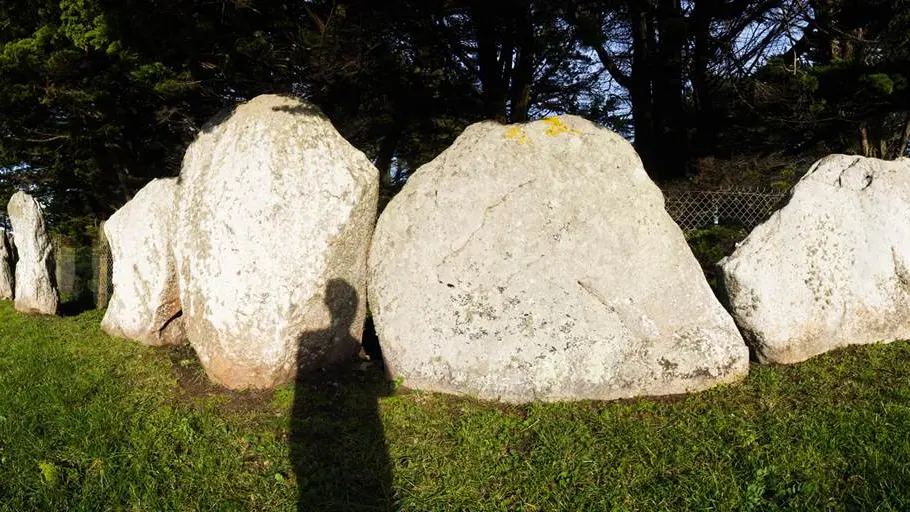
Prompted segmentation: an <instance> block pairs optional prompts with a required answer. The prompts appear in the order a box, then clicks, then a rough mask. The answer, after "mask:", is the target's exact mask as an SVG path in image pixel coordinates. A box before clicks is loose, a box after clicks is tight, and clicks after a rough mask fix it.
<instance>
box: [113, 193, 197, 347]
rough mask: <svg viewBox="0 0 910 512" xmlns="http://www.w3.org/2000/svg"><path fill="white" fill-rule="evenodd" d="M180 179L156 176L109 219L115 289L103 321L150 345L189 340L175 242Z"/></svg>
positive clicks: (118, 332)
mask: <svg viewBox="0 0 910 512" xmlns="http://www.w3.org/2000/svg"><path fill="white" fill-rule="evenodd" d="M177 193H178V188H177V180H176V179H174V178H169V179H159V180H154V181H152V182H151V183H149V184H148V185H146V186H145V187H143V188H142V190H140V191H139V192H138V193H137V194H136V195H135V197H133V199H132V200H130V201H129V202H128V203H126V204H125V205H123V207H122V208H120V209H119V210H117V212H116V213H114V215H112V216H111V218H110V219H109V220H108V221H107V222H106V223H105V224H104V234H105V237H106V238H107V240H108V243H109V245H110V248H111V256H112V257H113V261H114V268H113V284H114V293H113V295H112V296H111V299H110V302H109V303H108V306H107V312H106V313H105V314H104V319H103V320H102V321H101V328H102V329H103V330H104V331H105V332H107V333H108V334H110V335H112V336H119V337H121V338H129V339H133V340H136V341H138V342H140V343H143V344H146V345H174V344H179V343H181V342H183V340H184V339H185V336H184V332H183V319H182V318H181V316H180V309H181V308H180V293H179V288H178V286H177V265H176V263H175V262H174V255H173V244H174V235H175V234H176V228H177V216H176V213H175V208H174V206H175V205H176V203H177Z"/></svg>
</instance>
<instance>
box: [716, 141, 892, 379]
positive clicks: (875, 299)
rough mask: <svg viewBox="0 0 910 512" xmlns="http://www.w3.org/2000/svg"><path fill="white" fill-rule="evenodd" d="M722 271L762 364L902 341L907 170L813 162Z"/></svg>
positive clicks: (871, 162) (855, 160)
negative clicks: (857, 346)
mask: <svg viewBox="0 0 910 512" xmlns="http://www.w3.org/2000/svg"><path fill="white" fill-rule="evenodd" d="M720 267H721V271H722V275H723V279H724V285H725V288H726V291H727V294H728V297H729V301H730V305H731V310H732V312H733V315H734V318H735V319H736V322H737V324H738V325H739V326H740V328H741V329H742V331H743V334H744V335H745V337H746V339H747V341H748V342H749V344H750V345H751V346H752V347H753V348H754V350H755V353H756V355H757V357H758V359H759V360H760V361H763V362H775V363H795V362H798V361H803V360H805V359H808V358H810V357H812V356H814V355H817V354H821V353H822V352H826V351H829V350H831V349H834V348H837V347H843V346H846V345H852V344H864V343H873V342H879V341H890V340H895V339H908V338H910V160H906V159H903V160H899V161H896V162H889V161H884V160H876V159H872V158H863V157H858V156H847V155H832V156H829V157H827V158H824V159H822V160H820V161H819V162H817V163H816V164H815V165H814V166H813V167H812V169H811V170H810V171H809V172H808V174H806V175H805V176H804V177H803V178H802V179H801V180H800V181H799V183H797V185H796V186H795V187H794V188H793V192H792V196H791V197H790V200H789V202H788V203H787V205H786V206H784V207H783V208H782V209H780V210H779V211H777V212H776V213H774V215H772V216H771V218H770V219H769V220H768V221H767V222H765V223H763V224H761V225H760V226H758V227H756V228H755V229H754V230H753V231H752V233H750V234H749V236H748V237H747V238H746V239H745V240H744V241H743V242H742V243H741V244H740V245H739V247H738V248H737V249H736V251H734V253H733V254H732V255H731V256H729V257H728V258H725V259H723V260H721V262H720Z"/></svg>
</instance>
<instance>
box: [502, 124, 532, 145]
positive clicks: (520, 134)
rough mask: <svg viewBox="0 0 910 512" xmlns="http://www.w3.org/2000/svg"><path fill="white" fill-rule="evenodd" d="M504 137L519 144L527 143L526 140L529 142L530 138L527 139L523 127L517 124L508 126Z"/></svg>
mask: <svg viewBox="0 0 910 512" xmlns="http://www.w3.org/2000/svg"><path fill="white" fill-rule="evenodd" d="M506 138H507V139H512V140H514V141H517V142H518V143H519V144H527V143H528V142H531V140H530V139H528V134H527V133H525V131H524V128H522V127H521V126H517V125H516V126H510V127H509V128H508V129H507V130H506Z"/></svg>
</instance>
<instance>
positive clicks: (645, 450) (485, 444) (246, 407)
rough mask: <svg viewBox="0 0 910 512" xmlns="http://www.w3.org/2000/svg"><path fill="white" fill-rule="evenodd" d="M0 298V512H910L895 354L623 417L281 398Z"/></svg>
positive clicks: (905, 368) (344, 385)
mask: <svg viewBox="0 0 910 512" xmlns="http://www.w3.org/2000/svg"><path fill="white" fill-rule="evenodd" d="M100 320H101V313H100V312H97V311H94V312H89V313H84V314H82V315H80V316H76V317H70V318H32V317H25V316H20V315H18V314H16V313H14V312H13V310H12V307H11V305H10V304H9V303H7V302H3V303H0V510H11V511H22V510H36V509H37V510H54V511H57V510H112V509H113V510H155V511H157V510H181V511H183V510H257V511H259V510H296V509H298V507H299V510H398V509H401V510H410V511H424V510H516V511H525V510H527V511H530V510H547V511H549V510H646V511H654V510H667V509H672V510H685V509H691V510H707V509H712V510H737V511H738V510H774V509H786V510H910V343H894V344H890V345H879V346H868V347H862V348H858V349H850V350H844V351H839V352H837V353H833V354H828V355H825V356H822V357H818V358H816V359H814V360H812V361H809V362H806V363H804V364H800V365H795V366H791V367H777V366H756V367H754V368H753V370H752V374H751V375H750V377H749V378H748V379H747V380H746V381H745V383H743V384H741V385H737V386H729V387H724V388H720V389H715V390H712V391H708V392H704V393H700V394H697V395H692V396H687V397H678V398H667V399H641V400H635V401H628V402H611V403H593V402H582V403H574V404H537V405H530V406H523V407H515V406H504V405H498V404H490V403H483V402H478V401H475V400H470V399H463V398H454V397H448V396H442V395H434V394H429V393H419V392H398V393H392V392H390V390H389V388H388V386H387V385H386V384H384V383H383V381H382V379H381V377H380V374H379V371H378V369H377V368H376V367H375V366H373V365H372V364H371V363H367V362H363V363H359V364H355V365H353V366H352V367H351V368H348V369H346V370H341V371H338V372H335V373H332V374H325V375H321V376H318V378H314V379H312V380H310V381H306V382H300V383H298V384H297V385H296V388H297V389H296V390H295V389H294V387H288V388H284V389H279V390H277V391H275V392H260V393H231V392H226V391H222V390H219V389H218V388H215V387H213V386H211V385H209V384H207V383H206V381H205V378H204V375H203V374H202V372H201V370H200V368H199V366H198V363H197V362H196V361H195V360H194V359H193V358H192V354H191V352H190V351H189V350H188V349H186V348H183V349H152V348H146V347H142V346H139V345H136V344H134V343H130V342H125V341H121V340H115V339H112V338H110V337H108V336H106V335H104V334H103V333H101V331H100V329H99V327H98V324H99V322H100Z"/></svg>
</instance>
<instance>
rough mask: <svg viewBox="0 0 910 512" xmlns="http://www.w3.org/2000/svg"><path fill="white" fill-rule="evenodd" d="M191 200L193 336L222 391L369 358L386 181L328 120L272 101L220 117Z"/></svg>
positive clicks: (181, 227) (186, 227) (192, 173)
mask: <svg viewBox="0 0 910 512" xmlns="http://www.w3.org/2000/svg"><path fill="white" fill-rule="evenodd" d="M180 187H181V190H180V199H179V201H178V219H179V222H178V227H177V237H176V244H175V257H176V261H177V270H178V276H179V283H180V299H181V302H182V304H183V313H184V325H185V327H186V334H187V337H188V338H189V340H190V343H191V344H192V346H193V347H194V348H195V350H196V352H197V354H198V355H199V359H200V360H201V362H202V364H203V366H204V367H205V370H206V372H207V373H208V375H209V376H210V377H211V378H212V379H213V380H214V381H216V382H218V383H220V384H222V385H224V386H227V387H230V388H248V387H249V388H268V387H272V386H276V385H280V384H284V383H287V382H289V381H291V380H292V379H293V378H294V376H295V374H296V373H297V368H300V370H301V371H310V370H312V369H315V368H319V367H322V366H324V365H329V364H332V363H334V362H336V361H339V360H342V359H345V358H348V357H350V356H352V355H353V354H354V353H355V352H356V351H357V349H358V341H359V340H360V338H361V335H362V329H363V321H364V317H365V313H366V293H365V286H366V259H367V254H368V251H369V241H370V236H371V234H372V230H373V226H374V224H375V217H376V207H377V201H378V187H379V175H378V172H377V171H376V168H375V167H373V165H372V164H371V163H370V161H369V160H367V158H366V157H365V156H364V155H363V153H361V152H360V151H358V150H357V149H355V148H354V147H353V146H351V145H350V144H349V143H348V142H347V141H345V140H344V138H342V137H341V135H339V134H338V132H337V131H336V130H335V128H334V127H333V126H332V124H331V123H330V122H329V120H328V119H327V118H326V117H325V116H324V115H323V114H322V113H321V112H320V111H319V110H318V109H317V108H316V107H314V106H312V105H309V104H307V103H305V102H303V101H301V100H298V99H294V98H290V97H283V96H272V95H267V96H259V97H257V98H255V99H253V100H252V101H250V102H248V103H245V104H242V105H240V106H238V107H237V108H236V109H234V110H233V111H232V112H227V113H224V114H222V115H220V116H218V117H217V118H216V119H213V120H212V121H211V122H210V123H209V124H208V125H207V126H206V127H205V128H203V130H202V132H201V133H200V134H199V136H198V138H197V139H196V141H195V142H194V143H193V144H192V145H191V146H190V147H189V149H188V150H187V153H186V156H185V159H184V162H183V169H182V171H181V175H180Z"/></svg>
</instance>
